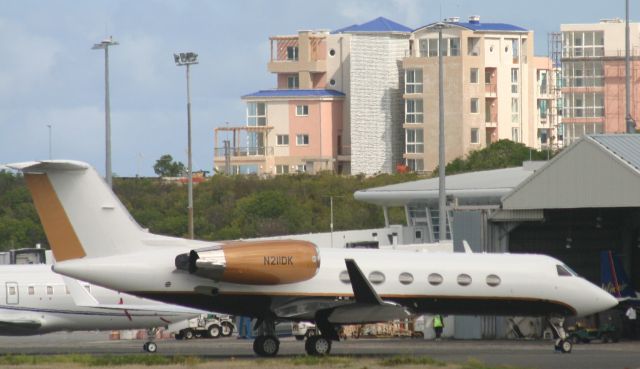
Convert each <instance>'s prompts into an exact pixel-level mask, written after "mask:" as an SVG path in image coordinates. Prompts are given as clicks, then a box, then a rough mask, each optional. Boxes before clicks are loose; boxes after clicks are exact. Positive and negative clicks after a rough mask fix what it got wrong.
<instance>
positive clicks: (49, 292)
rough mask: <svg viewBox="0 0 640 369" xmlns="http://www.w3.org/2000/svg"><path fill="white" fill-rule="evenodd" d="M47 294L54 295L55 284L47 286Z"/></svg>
mask: <svg viewBox="0 0 640 369" xmlns="http://www.w3.org/2000/svg"><path fill="white" fill-rule="evenodd" d="M47 295H53V286H47Z"/></svg>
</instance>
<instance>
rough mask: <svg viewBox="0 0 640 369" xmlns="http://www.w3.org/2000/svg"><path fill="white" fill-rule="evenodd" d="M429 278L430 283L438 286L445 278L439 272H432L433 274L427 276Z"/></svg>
mask: <svg viewBox="0 0 640 369" xmlns="http://www.w3.org/2000/svg"><path fill="white" fill-rule="evenodd" d="M427 280H428V281H429V284H430V285H432V286H437V285H439V284H441V283H442V281H443V278H442V276H441V275H440V274H438V273H431V274H429V277H427Z"/></svg>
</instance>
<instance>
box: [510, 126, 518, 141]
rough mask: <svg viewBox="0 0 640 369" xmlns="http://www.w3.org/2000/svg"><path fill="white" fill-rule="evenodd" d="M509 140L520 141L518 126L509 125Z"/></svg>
mask: <svg viewBox="0 0 640 369" xmlns="http://www.w3.org/2000/svg"><path fill="white" fill-rule="evenodd" d="M511 141H513V142H520V129H518V127H511Z"/></svg>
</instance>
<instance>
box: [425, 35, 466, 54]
mask: <svg viewBox="0 0 640 369" xmlns="http://www.w3.org/2000/svg"><path fill="white" fill-rule="evenodd" d="M442 41H443V43H444V45H443V48H442V49H443V50H442V56H458V55H460V38H458V37H452V38H444V39H442ZM418 44H419V47H420V56H423V57H424V56H428V57H434V56H438V55H439V52H438V39H437V38H423V39H420V40H419V41H418Z"/></svg>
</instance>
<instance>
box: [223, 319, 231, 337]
mask: <svg viewBox="0 0 640 369" xmlns="http://www.w3.org/2000/svg"><path fill="white" fill-rule="evenodd" d="M220 334H221V335H222V337H229V336H231V334H233V324H231V323H229V322H223V323H222V330H221V332H220Z"/></svg>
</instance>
